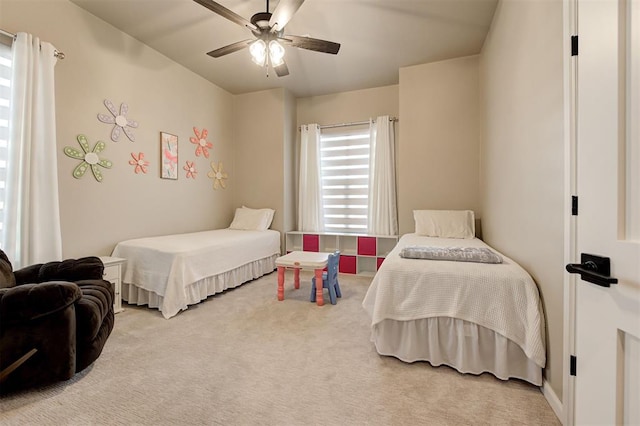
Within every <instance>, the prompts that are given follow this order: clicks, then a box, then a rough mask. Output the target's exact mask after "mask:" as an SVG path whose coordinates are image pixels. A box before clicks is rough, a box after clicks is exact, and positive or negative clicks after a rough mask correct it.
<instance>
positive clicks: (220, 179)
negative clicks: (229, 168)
mask: <svg viewBox="0 0 640 426" xmlns="http://www.w3.org/2000/svg"><path fill="white" fill-rule="evenodd" d="M207 176H208V177H210V178H211V179H213V189H218V188H220V187H222V189H225V188H226V187H227V185H226V183H225V182H224V181H225V179H227V177H228V175H227V174H226V173H225V172H223V171H222V161H220V162H218V167H217V168H216V162H215V161H212V162H211V171H209V173H207Z"/></svg>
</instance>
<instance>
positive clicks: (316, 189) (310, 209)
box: [298, 124, 324, 232]
mask: <svg viewBox="0 0 640 426" xmlns="http://www.w3.org/2000/svg"><path fill="white" fill-rule="evenodd" d="M322 212H323V203H322V178H321V176H320V126H318V125H317V124H308V125H304V126H302V127H301V129H300V179H299V187H298V230H300V231H312V232H320V231H322V230H323V228H324V224H323V219H322Z"/></svg>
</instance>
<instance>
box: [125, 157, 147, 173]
mask: <svg viewBox="0 0 640 426" xmlns="http://www.w3.org/2000/svg"><path fill="white" fill-rule="evenodd" d="M131 157H132V158H133V160H129V164H131V165H132V166H135V167H134V169H133V171H134V172H136V174H138V173H140V172H142V173H147V167H149V162H148V161H146V160H145V159H144V153H143V152H139V153H138V156H137V157H136V154H135V153H134V152H132V153H131Z"/></svg>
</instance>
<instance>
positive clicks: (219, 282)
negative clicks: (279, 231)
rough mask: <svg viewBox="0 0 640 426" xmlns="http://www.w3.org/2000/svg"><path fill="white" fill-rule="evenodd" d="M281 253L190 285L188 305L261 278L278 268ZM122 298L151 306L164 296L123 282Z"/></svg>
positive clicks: (128, 301)
mask: <svg viewBox="0 0 640 426" xmlns="http://www.w3.org/2000/svg"><path fill="white" fill-rule="evenodd" d="M279 256H280V255H278V254H274V255H272V256H269V257H265V258H264V259H259V260H256V261H254V262H251V263H247V264H246V265H243V266H240V267H238V268H236V269H232V270H231V271H227V272H223V273H221V274H218V275H214V276H211V277H207V278H203V279H201V280H199V281H196V282H195V283H193V284H191V285H189V286H188V287H187V288H186V289H185V291H186V293H187V305H195V304H196V303H200V302H201V301H203V300H204V299H206V298H207V297H209V296H212V295H214V294H216V293H221V292H223V291H225V290H227V289H230V288H234V287H238V286H239V285H241V284H244V283H246V282H247V281H251V280H254V279H256V278H260V277H261V276H263V275H265V274H268V273H271V272H273V271H274V270H275V269H276V259H277V258H278V257H279ZM121 294H122V300H124V301H125V302H127V303H129V304H132V305H138V306H141V305H149V307H150V308H159V307H160V306H162V301H163V297H162V296H160V295H159V294H157V293H154V292H152V291H147V290H145V289H142V288H140V287H136V286H135V284H132V283H122V293H121Z"/></svg>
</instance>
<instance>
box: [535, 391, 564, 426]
mask: <svg viewBox="0 0 640 426" xmlns="http://www.w3.org/2000/svg"><path fill="white" fill-rule="evenodd" d="M540 390H541V391H542V395H544V397H545V399H546V400H547V402H548V403H549V405H550V406H551V409H552V410H553V412H554V413H555V415H556V417H557V418H558V420H560V422H561V423H563V424H564V413H563V409H562V402H561V401H560V399H559V398H558V395H556V393H555V392H554V391H553V389H552V388H551V385H550V384H549V382H547V381H546V380H543V381H542V387H541V388H540Z"/></svg>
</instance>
